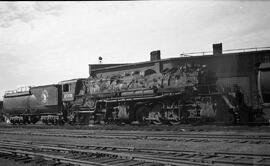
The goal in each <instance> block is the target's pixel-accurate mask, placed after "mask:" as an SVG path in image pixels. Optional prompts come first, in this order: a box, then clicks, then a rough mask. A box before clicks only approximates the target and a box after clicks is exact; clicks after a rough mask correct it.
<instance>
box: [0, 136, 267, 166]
mask: <svg viewBox="0 0 270 166" xmlns="http://www.w3.org/2000/svg"><path fill="white" fill-rule="evenodd" d="M3 157H6V158H9V157H10V158H12V159H15V160H17V161H20V162H24V161H26V162H36V159H39V161H40V160H43V161H44V160H45V161H50V162H53V164H71V165H102V166H107V165H126V166H128V165H130V166H131V165H161V166H162V165H183V164H184V165H264V166H267V165H270V155H261V154H248V153H225V152H213V151H203V152H198V151H183V150H164V149H150V148H143V149H137V148H134V147H119V146H100V145H80V144H75V145H70V144H63V143H61V144H58V143H48V142H47V143H45V142H36V141H35V142H31V141H23V142H22V141H16V140H0V158H3ZM37 165H38V164H37Z"/></svg>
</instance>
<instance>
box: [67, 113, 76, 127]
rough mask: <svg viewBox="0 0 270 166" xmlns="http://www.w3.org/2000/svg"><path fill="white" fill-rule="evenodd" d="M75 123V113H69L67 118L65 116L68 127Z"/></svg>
mask: <svg viewBox="0 0 270 166" xmlns="http://www.w3.org/2000/svg"><path fill="white" fill-rule="evenodd" d="M75 122H76V114H75V112H73V111H71V112H69V114H68V116H67V123H68V124H70V125H74V124H75Z"/></svg>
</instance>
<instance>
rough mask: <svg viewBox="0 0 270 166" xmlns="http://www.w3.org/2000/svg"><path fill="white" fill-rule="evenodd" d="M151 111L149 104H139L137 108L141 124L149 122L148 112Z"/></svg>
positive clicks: (138, 119) (137, 117)
mask: <svg viewBox="0 0 270 166" xmlns="http://www.w3.org/2000/svg"><path fill="white" fill-rule="evenodd" d="M150 111H151V108H150V107H147V106H139V107H138V108H137V109H136V119H137V121H138V122H139V123H141V124H147V123H149V121H148V120H147V117H148V114H149V112H150Z"/></svg>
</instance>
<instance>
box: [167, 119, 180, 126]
mask: <svg viewBox="0 0 270 166" xmlns="http://www.w3.org/2000/svg"><path fill="white" fill-rule="evenodd" d="M169 124H171V125H178V124H180V121H176V120H169Z"/></svg>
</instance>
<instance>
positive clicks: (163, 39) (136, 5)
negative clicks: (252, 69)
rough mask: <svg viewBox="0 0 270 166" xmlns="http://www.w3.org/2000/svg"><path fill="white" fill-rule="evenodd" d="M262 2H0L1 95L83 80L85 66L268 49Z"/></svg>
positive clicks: (269, 30) (269, 28)
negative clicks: (155, 54) (156, 54)
mask: <svg viewBox="0 0 270 166" xmlns="http://www.w3.org/2000/svg"><path fill="white" fill-rule="evenodd" d="M269 11H270V2H267V1H205V0H204V1H195V0H192V1H173V2H172V1H126V2H125V1H119V2H109V1H107V2H104V1H103V2H0V96H1V97H0V100H1V98H2V96H3V94H4V91H6V90H11V89H15V88H17V87H18V86H22V85H44V84H51V83H57V82H59V81H61V80H66V79H72V78H78V77H88V64H90V63H98V57H99V56H102V57H103V63H132V62H140V61H148V60H149V58H150V55H149V53H150V51H152V50H157V49H159V50H161V54H162V55H161V57H162V58H171V57H178V56H179V54H181V53H183V52H196V51H209V50H212V44H213V43H219V42H222V43H223V49H235V48H246V47H257V46H270V43H269V40H270V21H269V20H270V12H269Z"/></svg>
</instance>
